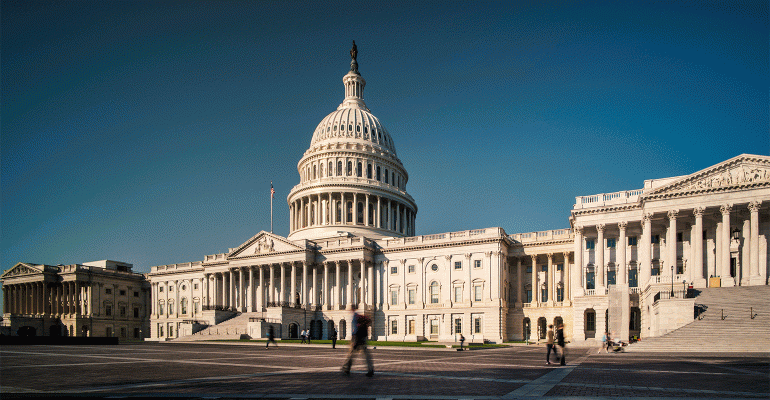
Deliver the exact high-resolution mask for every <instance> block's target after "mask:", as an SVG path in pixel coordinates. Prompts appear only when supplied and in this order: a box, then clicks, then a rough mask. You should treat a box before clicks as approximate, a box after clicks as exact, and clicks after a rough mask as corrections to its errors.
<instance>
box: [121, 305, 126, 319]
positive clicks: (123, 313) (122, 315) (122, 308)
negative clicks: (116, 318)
mask: <svg viewBox="0 0 770 400" xmlns="http://www.w3.org/2000/svg"><path fill="white" fill-rule="evenodd" d="M120 316H121V317H125V316H126V307H120Z"/></svg>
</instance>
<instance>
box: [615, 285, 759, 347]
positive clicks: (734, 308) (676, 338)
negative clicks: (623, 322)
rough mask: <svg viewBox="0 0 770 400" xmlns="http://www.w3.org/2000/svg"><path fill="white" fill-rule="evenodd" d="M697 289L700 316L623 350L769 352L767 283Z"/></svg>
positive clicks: (697, 307)
mask: <svg viewBox="0 0 770 400" xmlns="http://www.w3.org/2000/svg"><path fill="white" fill-rule="evenodd" d="M696 290H698V291H700V293H699V294H698V296H697V297H696V298H695V308H696V309H700V310H701V312H700V317H699V318H694V319H693V321H692V322H691V323H689V324H687V325H685V326H683V327H681V328H679V329H676V330H674V331H671V332H669V333H667V334H665V335H663V336H659V337H651V338H645V339H643V340H642V341H640V342H637V343H634V344H631V345H629V346H628V347H626V348H625V350H626V351H629V352H741V353H744V352H763V353H770V328H769V327H768V326H770V286H739V287H731V288H708V289H696ZM752 310H753V314H754V315H753V318H752V315H751V313H752ZM723 316H724V318H723Z"/></svg>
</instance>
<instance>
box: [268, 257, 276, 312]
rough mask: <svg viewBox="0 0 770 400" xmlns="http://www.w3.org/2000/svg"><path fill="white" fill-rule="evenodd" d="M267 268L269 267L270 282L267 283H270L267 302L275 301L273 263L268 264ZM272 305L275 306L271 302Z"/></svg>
mask: <svg viewBox="0 0 770 400" xmlns="http://www.w3.org/2000/svg"><path fill="white" fill-rule="evenodd" d="M267 268H269V269H270V282H269V283H268V284H269V285H270V290H269V291H268V292H267V302H268V303H275V268H273V264H268V265H267ZM273 306H275V304H273Z"/></svg>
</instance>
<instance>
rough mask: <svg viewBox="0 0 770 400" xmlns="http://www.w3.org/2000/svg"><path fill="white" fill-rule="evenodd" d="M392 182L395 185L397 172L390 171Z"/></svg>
mask: <svg viewBox="0 0 770 400" xmlns="http://www.w3.org/2000/svg"><path fill="white" fill-rule="evenodd" d="M390 182H391V183H392V184H393V185H395V184H396V173H395V172H391V173H390Z"/></svg>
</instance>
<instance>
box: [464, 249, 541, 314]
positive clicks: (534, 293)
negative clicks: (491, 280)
mask: <svg viewBox="0 0 770 400" xmlns="http://www.w3.org/2000/svg"><path fill="white" fill-rule="evenodd" d="M530 257H531V258H532V301H531V304H532V305H533V306H537V300H538V298H539V297H540V296H538V295H537V292H538V291H539V288H538V287H537V254H531V255H530ZM470 268H471V267H470V266H468V269H470Z"/></svg>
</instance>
